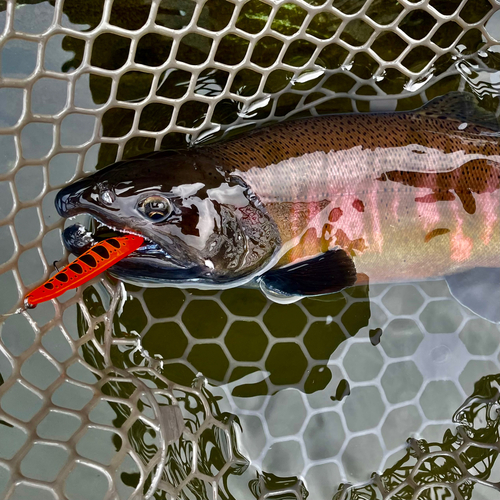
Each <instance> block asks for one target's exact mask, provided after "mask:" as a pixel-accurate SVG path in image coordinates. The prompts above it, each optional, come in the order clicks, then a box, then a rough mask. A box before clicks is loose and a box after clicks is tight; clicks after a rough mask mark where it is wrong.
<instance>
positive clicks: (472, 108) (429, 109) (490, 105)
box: [419, 92, 500, 132]
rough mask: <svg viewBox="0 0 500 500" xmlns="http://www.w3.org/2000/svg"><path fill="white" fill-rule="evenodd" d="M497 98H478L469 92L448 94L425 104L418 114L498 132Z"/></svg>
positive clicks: (487, 96)
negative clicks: (458, 121)
mask: <svg viewBox="0 0 500 500" xmlns="http://www.w3.org/2000/svg"><path fill="white" fill-rule="evenodd" d="M497 97H498V96H493V95H485V96H481V97H478V96H476V95H474V94H472V93H470V92H450V93H448V94H445V95H444V96H440V97H436V98H435V99H432V100H431V101H429V102H428V103H427V104H425V105H424V106H423V107H422V108H421V109H420V111H419V113H420V114H423V115H426V116H430V117H446V118H454V119H455V120H460V121H461V122H463V123H468V124H475V125H480V126H482V127H484V128H487V129H490V130H492V131H494V132H500V117H499V116H497V114H496V111H497V108H498V102H497Z"/></svg>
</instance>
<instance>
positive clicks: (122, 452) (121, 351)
mask: <svg viewBox="0 0 500 500" xmlns="http://www.w3.org/2000/svg"><path fill="white" fill-rule="evenodd" d="M498 10H500V4H499V3H498V2H493V1H488V0H468V1H467V0H463V1H454V0H450V1H445V2H443V1H439V0H431V1H420V2H409V1H399V2H398V1H389V0H375V1H363V0H360V1H353V0H348V1H343V0H334V1H333V2H331V1H322V0H310V1H301V0H295V1H293V2H291V1H290V2H285V1H259V0H250V1H241V2H238V1H225V0H208V1H206V2H194V1H191V0H162V1H147V0H145V1H137V0H134V1H132V0H130V1H126V0H115V1H114V2H113V1H105V0H90V1H86V2H81V1H77V0H71V1H70V0H66V1H65V2H63V1H40V2H36V1H33V2H28V1H26V2H22V1H18V2H15V1H6V2H0V26H1V28H2V34H1V36H0V59H1V60H0V127H1V128H0V158H1V161H0V217H1V225H0V257H1V262H2V264H1V270H2V274H1V276H0V297H1V304H2V307H1V312H2V313H4V312H7V311H9V310H11V311H12V310H14V309H15V308H16V307H17V306H18V305H19V304H20V301H21V299H22V297H23V296H24V294H25V293H26V292H27V291H28V290H30V289H31V288H32V287H34V286H36V285H37V284H39V283H41V282H42V281H43V280H44V279H46V278H47V277H48V275H49V274H50V273H51V272H52V271H53V269H54V268H53V265H52V263H53V261H54V260H60V259H63V260H64V258H65V257H66V255H65V254H64V251H63V248H62V245H61V242H60V231H61V228H62V227H63V221H61V220H60V219H59V217H58V216H57V213H56V212H55V208H54V206H53V200H54V196H55V194H56V193H57V191H58V190H59V189H60V188H61V187H62V186H64V185H67V184H68V183H70V182H72V181H74V180H75V179H77V178H79V177H81V176H83V175H84V172H88V171H92V170H93V169H95V168H96V167H102V166H104V165H106V164H108V163H111V162H113V161H115V160H117V159H120V158H122V157H130V156H134V155H136V154H139V153H141V152H146V151H151V150H153V149H159V148H160V147H172V146H177V147H182V146H184V147H185V146H186V145H187V144H188V143H192V142H194V141H196V140H198V141H202V140H206V139H213V138H220V136H221V135H222V134H225V133H226V132H227V131H230V132H231V133H235V132H241V131H243V130H247V129H249V128H252V127H254V126H256V125H258V124H264V123H271V122H274V121H276V120H282V119H285V118H288V117H292V116H297V117H298V116H304V115H307V114H310V115H317V114H323V113H332V112H347V111H359V112H364V111H370V110H371V111H374V110H406V109H415V108H417V107H419V106H421V105H422V104H423V103H425V102H426V101H427V100H429V99H431V98H433V97H435V96H438V95H442V94H444V93H446V92H448V91H451V90H465V91H469V92H473V93H475V94H476V95H478V96H479V97H480V98H481V104H482V105H483V106H485V107H488V108H489V109H490V110H496V109H497V107H498V105H499V101H498V98H497V96H498V93H499V89H500V78H499V74H498V71H499V69H500V55H499V40H500V15H499V14H498ZM96 283H97V284H95V285H94V286H93V287H92V286H91V287H87V288H86V289H85V290H84V291H83V292H82V291H81V290H80V291H79V292H78V293H74V292H73V293H68V294H67V295H66V296H63V297H62V298H61V299H60V300H58V301H54V302H52V303H49V304H44V305H41V306H39V307H38V308H37V309H36V310H34V311H30V312H29V315H28V314H25V315H17V316H11V317H9V318H7V319H5V321H4V322H3V324H2V330H1V342H0V377H1V378H0V384H1V385H0V496H2V498H6V499H20V498H23V499H24V498H37V499H42V500H45V499H53V498H55V499H62V498H69V499H71V500H73V499H79V498H85V499H86V500H93V499H101V498H103V499H114V498H120V499H121V498H149V497H151V496H154V497H155V498H158V499H163V498H176V497H180V498H203V499H205V498H207V499H212V498H221V499H222V498H224V499H226V498H228V499H229V498H236V499H237V500H244V499H246V498H254V497H256V498H276V499H277V498H280V499H281V498H282V499H285V498H299V499H300V498H304V497H305V496H306V495H307V494H308V493H309V494H310V498H318V499H323V498H328V499H329V498H331V497H332V496H333V495H334V493H335V491H336V490H337V488H338V485H339V484H340V483H346V482H351V483H354V484H356V483H360V482H361V483H365V482H366V481H367V480H368V478H369V475H370V472H372V471H375V470H379V471H380V472H381V473H382V471H383V470H384V469H387V470H388V471H389V472H387V474H388V475H390V474H393V475H394V474H396V475H397V474H400V472H399V468H398V467H399V465H398V464H399V462H398V460H399V461H401V460H403V461H404V459H405V458H404V457H405V456H406V453H407V451H406V445H405V440H406V439H407V437H409V436H410V435H414V436H417V437H422V438H425V439H427V440H428V441H429V442H435V443H443V442H446V439H444V437H446V434H445V431H446V429H447V428H448V427H450V425H451V424H452V421H451V416H452V415H453V413H454V412H455V410H456V409H457V408H458V407H459V406H460V405H461V404H462V403H463V401H465V399H466V398H467V396H468V395H469V394H471V393H472V391H473V384H474V382H476V381H477V380H479V379H480V378H481V377H482V376H483V375H487V374H494V373H497V372H498V371H499V366H498V345H499V340H500V332H499V329H498V327H495V326H491V325H489V324H487V323H485V322H484V321H482V320H479V319H477V318H475V317H474V316H473V315H472V314H471V313H469V312H468V311H465V310H464V309H463V308H460V307H459V306H458V305H457V304H456V303H455V302H454V301H453V300H452V299H451V298H450V297H449V296H448V295H447V291H446V289H445V288H443V286H442V285H443V284H442V283H440V282H437V283H434V284H433V283H431V284H421V285H400V286H394V287H372V288H371V290H370V302H369V301H368V298H367V291H366V290H365V291H360V292H354V294H353V293H347V292H345V293H342V294H340V295H338V296H336V297H335V298H333V299H331V301H329V300H330V299H328V300H327V301H326V302H314V301H303V302H301V303H299V304H294V305H291V306H287V307H286V308H285V307H283V306H277V305H276V304H270V303H267V302H266V301H265V300H264V299H262V297H260V296H259V295H258V294H257V295H255V294H256V293H257V292H254V291H250V290H243V291H238V290H234V291H226V292H223V293H215V294H200V293H197V292H188V291H181V290H167V291H156V292H153V291H148V290H137V289H135V288H130V289H129V290H128V291H127V293H121V292H120V290H122V289H121V287H120V285H118V284H109V283H108V282H105V281H103V282H96ZM162 294H163V295H162ZM158 304H160V306H158ZM158 309H159V312H158ZM287 319H288V323H287V322H286V320H287ZM381 332H382V339H381V342H380V344H379V345H377V346H376V347H374V346H373V344H374V343H375V344H376V343H377V342H376V339H377V336H380V333H381ZM402 336H404V340H402ZM353 337H354V338H353ZM247 338H250V339H252V343H251V347H252V349H250V350H247V351H246V352H245V353H242V352H241V347H240V346H241V342H242V341H243V340H244V339H247ZM332 339H334V341H332ZM285 357H286V359H289V360H290V363H288V365H287V366H283V363H281V364H280V360H282V359H284V358H285ZM198 372H201V373H203V375H204V376H205V377H207V379H208V381H209V383H210V385H208V384H207V382H206V381H205V379H203V378H201V377H198V378H197V379H195V381H194V383H193V385H191V382H192V381H193V377H194V376H195V375H197V373H198ZM398 380H405V385H404V387H402V386H399V385H398V384H397V381H398ZM346 384H347V385H348V386H349V387H350V395H349V396H347V397H344V398H342V396H343V395H345V394H346V387H347V385H346ZM483 385H484V384H483ZM316 388H319V389H321V390H319V391H316ZM276 391H279V392H278V393H277V394H275V393H276ZM273 394H274V395H273ZM337 395H338V397H337ZM332 397H334V399H336V400H335V401H334V400H332ZM485 397H486V396H485ZM488 397H490V399H491V400H492V401H493V400H495V396H494V395H491V396H488ZM339 400H340V401H339ZM495 401H496V400H495ZM492 404H493V403H492ZM495 404H496V403H495ZM366 408H369V411H367V410H366ZM490 420H491V421H490ZM490 420H487V421H486V422H487V424H488V425H486V427H485V428H487V429H490V430H491V432H492V433H493V434H492V435H491V436H489V437H488V436H487V437H488V439H489V440H488V439H486V438H484V436H483V437H481V436H479V437H478V435H476V434H474V435H473V436H472V435H471V436H470V439H471V440H474V441H477V442H478V443H482V444H478V445H477V446H478V447H479V448H481V447H483V449H488V450H490V452H491V454H492V455H490V456H494V457H496V455H495V453H496V452H495V451H492V450H496V449H497V446H498V443H497V442H498V438H497V436H496V434H495V432H496V431H495V429H497V427H498V426H497V421H496V420H495V418H493V417H492V418H491V419H490ZM470 425H472V424H470ZM483 427H484V425H483V426H481V425H478V426H477V429H479V431H478V432H479V433H480V430H481V429H483ZM475 428H476V427H475ZM454 439H458V438H454ZM452 441H453V440H452ZM467 443H469V441H467ZM469 445H470V443H469V444H468V445H467V446H466V447H462V448H457V449H459V450H460V452H456V451H455V450H453V451H449V449H445V450H444V451H445V452H446V453H448V455H447V456H453V457H454V458H453V460H455V461H456V462H457V463H458V465H457V467H458V469H459V472H460V473H458V472H457V474H456V475H455V476H453V477H454V479H453V481H451V480H448V483H450V484H451V483H454V484H455V483H456V486H453V487H448V486H443V484H442V483H443V482H446V481H444V480H443V479H442V477H441V478H440V479H439V481H438V480H436V481H435V483H436V484H437V483H439V484H438V485H437V486H436V488H435V489H434V490H432V493H424V489H425V488H424V489H420V490H419V489H418V488H417V487H415V484H414V483H415V478H416V477H417V476H418V474H417V473H416V472H415V473H413V472H412V474H411V475H410V476H411V477H410V479H411V480H409V481H407V482H406V483H404V485H403V486H401V487H400V488H399V489H398V490H397V492H396V493H397V494H398V495H400V496H399V497H397V498H412V497H415V498H417V497H418V496H419V495H420V496H421V497H422V495H424V496H423V497H422V498H426V497H425V495H426V494H428V495H431V494H432V495H438V496H439V495H441V493H442V494H443V495H444V494H450V495H454V496H455V497H456V498H470V495H472V492H474V495H475V497H474V498H481V496H478V495H485V498H488V499H489V498H492V496H491V495H493V494H494V493H495V494H496V492H495V490H494V489H488V490H487V493H481V487H482V486H484V487H489V486H488V485H494V483H496V482H498V479H497V480H496V481H494V480H493V479H491V477H494V475H495V474H497V473H496V472H495V471H496V469H495V468H494V467H493V466H489V465H488V464H487V465H485V466H484V470H483V471H481V474H483V475H484V479H482V477H479V475H478V474H473V473H472V472H471V471H470V470H469V469H466V468H464V467H465V466H464V465H463V464H464V463H465V462H466V461H467V460H469V458H468V455H467V452H466V451H465V448H467V449H468V448H470V446H469ZM436 446H438V445H436ZM458 446H461V445H458V444H457V447H458ZM442 447H444V448H445V446H444V445H443V446H442ZM414 448H415V446H414ZM238 449H240V452H238V451H237V450H238ZM415 449H417V448H415ZM441 451H442V450H441ZM462 452H463V453H462ZM446 453H445V455H446ZM461 453H462V454H461ZM414 454H416V455H418V452H417V451H415V452H414ZM413 456H414V455H412V457H413ZM480 458H481V456H480ZM408 460H411V459H410V458H408ZM439 460H444V459H442V458H440V457H437V458H436V459H435V461H436V462H439ZM478 460H479V459H478ZM481 460H482V458H481ZM485 460H486V459H485ZM479 461H480V460H479ZM424 462H425V460H424V459H422V460H421V461H420V462H418V467H420V466H421V464H422V463H424ZM478 463H479V462H478ZM481 463H483V462H481ZM494 463H495V460H494V459H492V464H494ZM492 464H490V465H492ZM413 465H414V464H412V465H411V467H413ZM438 465H439V466H441V465H442V464H441V465H440V464H439V463H438ZM391 467H393V468H394V471H393V472H391ZM401 467H402V468H405V467H406V469H408V467H410V466H409V465H408V466H406V465H404V462H402V465H401ZM411 467H410V468H411ZM406 469H405V470H406ZM428 469H429V470H428V475H427V476H426V478H425V481H427V482H428V483H427V484H434V483H432V480H431V479H429V478H431V477H432V473H433V469H432V467H430V466H429V467H428ZM445 469H446V467H445ZM484 471H487V473H486V472H484ZM486 476H488V477H486ZM490 476H491V477H490ZM381 477H385V476H383V474H382V476H381ZM391 477H392V476H391ZM446 477H448V476H446ZM446 477H445V479H446ZM497 477H498V476H497ZM448 479H449V478H448ZM384 480H385V479H384ZM377 481H379V483H377ZM394 481H395V480H393V483H394ZM412 481H413V482H412ZM396 482H397V481H396ZM372 483H373V484H375V486H369V487H367V488H368V490H367V491H364V490H363V489H362V487H360V488H359V489H356V488H354V489H350V490H347V491H348V492H347V493H345V492H344V493H342V492H341V494H349V495H353V498H355V495H358V497H359V498H372V497H373V498H376V497H374V496H373V495H378V494H380V495H382V496H383V497H384V498H385V497H387V491H386V490H388V487H387V485H386V486H384V487H382V486H380V480H379V479H376V480H375V483H374V482H373V481H372V482H371V483H370V484H372ZM448 483H447V484H448ZM377 484H379V486H377ZM398 484H399V483H398ZM462 484H467V488H468V489H467V488H465V487H463V488H462V487H461V485H462ZM407 485H408V489H406V490H404V488H405V487H406V486H407ZM370 488H371V489H370ZM384 488H385V490H384ZM439 488H441V489H442V491H441V490H440V489H439ZM431 489H432V488H431ZM403 490H404V492H403V493H400V491H403ZM427 490H429V488H427ZM342 491H343V490H342ZM384 491H385V493H384ZM429 491H430V490H429ZM440 491H441V493H440ZM450 492H451V493H450ZM396 493H394V494H393V497H394V498H396V496H394V495H396ZM356 498H357V497H356Z"/></svg>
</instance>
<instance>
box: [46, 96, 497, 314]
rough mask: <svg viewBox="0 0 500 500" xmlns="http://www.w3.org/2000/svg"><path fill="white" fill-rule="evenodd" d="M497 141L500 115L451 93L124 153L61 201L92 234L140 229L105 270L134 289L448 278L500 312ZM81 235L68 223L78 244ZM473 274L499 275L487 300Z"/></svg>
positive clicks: (300, 292)
mask: <svg viewBox="0 0 500 500" xmlns="http://www.w3.org/2000/svg"><path fill="white" fill-rule="evenodd" d="M499 139H500V137H499V133H498V120H497V118H496V117H495V116H494V114H492V113H489V112H487V111H485V110H483V109H481V108H480V107H479V106H478V104H477V101H476V99H475V98H474V97H472V96H471V95H469V94H468V95H465V94H463V93H451V94H448V95H446V96H444V97H441V98H439V99H436V100H434V101H431V102H430V103H428V104H427V105H426V106H424V107H423V108H422V109H421V110H418V111H416V112H408V113H396V112H395V113H370V114H347V115H333V116H321V117H315V118H307V119H302V120H297V121H289V122H284V123H280V124H277V125H273V126H270V127H267V128H263V129H259V130H256V131H254V132H252V133H250V134H247V135H245V136H243V137H239V138H236V139H233V140H229V141H226V142H220V143H216V144H209V145H202V146H197V147H193V148H191V149H188V150H185V151H160V152H155V153H151V154H149V155H145V156H142V157H137V158H133V159H128V160H124V161H119V162H117V163H115V164H113V165H110V166H108V167H106V168H104V169H102V170H99V171H96V172H95V173H93V174H91V175H90V176H88V177H86V178H84V179H81V180H78V181H76V182H75V183H73V184H71V185H69V186H67V187H65V188H63V189H62V190H61V191H60V192H59V193H58V195H57V197H56V200H55V204H56V208H57V211H58V213H59V214H60V215H61V216H62V217H65V218H70V217H74V216H76V215H81V214H87V215H90V216H91V217H92V218H93V219H94V220H95V221H96V223H97V228H96V234H95V235H94V236H95V237H98V234H99V232H100V231H101V232H104V233H105V232H106V231H108V232H109V231H118V232H119V233H125V234H135V235H138V236H141V237H142V238H144V240H145V242H146V243H145V245H143V246H142V247H141V248H140V249H139V250H137V251H136V252H134V253H133V254H131V255H130V256H128V257H126V258H124V259H122V260H120V261H119V262H118V263H116V264H115V265H113V266H112V267H111V268H110V272H111V273H112V274H114V275H115V276H116V277H118V278H120V279H122V280H124V281H128V282H131V283H135V284H139V285H143V286H180V287H192V288H202V289H204V288H215V289H224V288H230V287H235V286H257V287H259V288H260V289H261V290H262V291H263V293H265V294H266V296H267V297H269V298H270V299H271V300H274V301H277V302H281V303H287V302H293V301H295V300H299V299H300V298H301V297H304V296H316V295H323V294H327V293H332V292H336V291H339V290H342V289H343V288H346V287H349V286H353V285H358V284H366V283H367V282H368V281H369V282H370V283H391V282H412V281H419V280H428V279H438V278H443V277H444V278H446V279H448V278H449V277H450V281H449V283H455V285H453V286H456V290H455V291H454V290H453V289H452V288H453V286H450V290H451V291H452V294H455V295H456V296H458V295H460V297H461V298H460V300H461V302H462V303H463V304H464V305H466V306H467V307H469V304H470V303H474V305H473V306H472V307H474V309H473V310H475V311H476V312H477V311H478V314H480V315H481V316H482V317H486V318H487V319H489V320H491V321H496V322H499V321H500V316H499V314H500V313H499V312H498V309H499V308H498V306H497V304H498V303H500V302H499V301H500V294H499V293H500V292H498V291H497V292H495V290H497V289H498V288H500V286H498V285H499V284H500V274H499V272H500V271H499V269H500V190H499V187H500V145H499ZM80 232H81V231H78V230H77V229H75V228H74V227H73V228H71V227H70V228H67V229H66V230H65V233H64V240H65V244H66V246H67V247H68V249H69V250H71V251H74V252H75V253H78V252H81V250H82V244H81V242H80V243H79V241H80V240H79V238H78V237H76V238H75V234H79V233H80ZM87 244H88V242H87ZM477 270H480V271H481V272H480V273H479V274H477V273H476V272H475V271H477ZM457 276H458V278H457V279H455V280H453V279H451V277H457ZM478 280H479V284H480V285H481V284H483V283H484V282H485V280H486V281H488V280H489V281H490V282H491V286H490V288H489V293H490V300H489V301H488V300H486V303H485V302H484V301H481V300H479V301H478V300H477V293H476V292H477V287H476V288H474V287H475V285H476V284H477V281H478ZM473 289H474V290H476V292H474V293H472V292H470V290H473ZM468 290H469V291H468ZM471 294H472V295H473V296H472V297H470V295H471ZM468 296H469V297H468ZM495 301H496V302H495ZM478 302H479V304H478Z"/></svg>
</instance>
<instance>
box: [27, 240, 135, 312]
mask: <svg viewBox="0 0 500 500" xmlns="http://www.w3.org/2000/svg"><path fill="white" fill-rule="evenodd" d="M143 242H144V239H143V238H141V237H140V236H136V235H133V234H128V235H125V236H118V237H115V238H108V239H106V240H103V241H100V242H99V243H96V244H95V245H93V246H92V247H91V248H89V249H88V250H86V251H84V252H83V254H82V255H81V256H80V257H78V258H77V259H75V260H74V261H73V262H71V263H70V264H68V265H67V266H65V267H63V268H62V269H61V270H60V271H58V272H57V274H56V275H55V276H53V277H52V278H49V279H48V280H47V281H46V282H45V283H43V284H42V285H40V286H39V287H37V288H35V289H34V290H32V291H31V292H30V293H28V294H27V295H26V296H25V297H24V307H25V309H33V308H35V307H36V306H37V305H38V304H40V303H42V302H46V301H48V300H51V299H55V298H56V297H59V296H60V295H62V294H63V293H65V292H67V291H68V290H72V289H73V288H77V287H79V286H80V285H83V284H84V283H86V282H87V281H90V280H91V279H92V278H94V277H95V276H97V275H99V274H101V273H102V272H104V271H105V270H106V269H108V268H109V267H111V266H112V265H113V264H115V263H116V262H118V261H119V260H120V259H122V258H124V257H126V256H127V255H129V254H130V253H132V252H134V251H135V250H137V249H138V248H139V247H140V246H141V245H142V244H143Z"/></svg>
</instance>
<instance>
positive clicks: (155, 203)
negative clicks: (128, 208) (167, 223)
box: [137, 196, 172, 223]
mask: <svg viewBox="0 0 500 500" xmlns="http://www.w3.org/2000/svg"><path fill="white" fill-rule="evenodd" d="M137 208H138V210H139V212H141V214H142V215H143V216H144V217H145V218H146V219H149V220H150V221H151V222H155V223H156V222H163V221H164V220H165V219H167V218H168V216H169V215H170V214H171V212H172V206H171V205H170V202H169V201H168V200H167V199H166V198H163V197H162V196H150V197H149V198H146V199H145V200H143V201H141V202H140V203H139V206H138V207H137Z"/></svg>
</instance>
